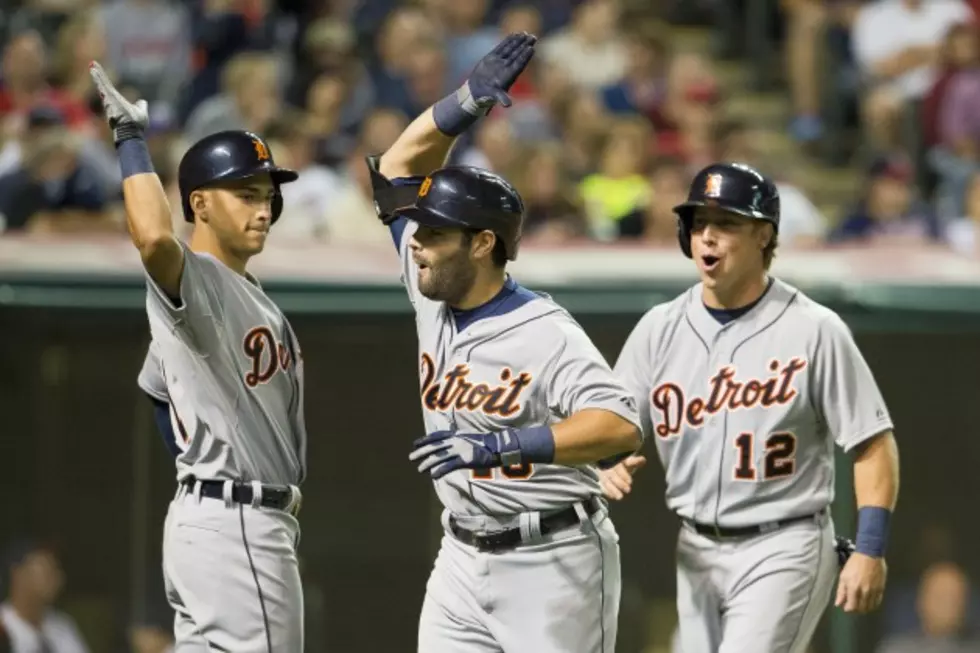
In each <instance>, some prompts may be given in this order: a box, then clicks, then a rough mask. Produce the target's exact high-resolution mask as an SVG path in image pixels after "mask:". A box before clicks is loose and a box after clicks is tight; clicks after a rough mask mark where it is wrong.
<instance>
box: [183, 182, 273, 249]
mask: <svg viewBox="0 0 980 653" xmlns="http://www.w3.org/2000/svg"><path fill="white" fill-rule="evenodd" d="M196 194H198V195H200V199H199V200H195V199H194V198H193V195H192V203H193V202H195V201H197V202H198V204H196V205H194V206H195V209H197V212H198V214H199V215H201V214H203V216H204V218H203V221H204V222H205V223H206V224H207V225H208V227H209V228H210V229H211V230H212V231H213V232H214V233H215V235H216V236H217V238H218V241H219V242H220V243H221V245H222V247H224V248H225V249H226V250H228V251H229V252H231V253H233V254H235V255H237V256H242V257H248V256H252V255H255V254H258V253H259V252H261V251H262V249H263V248H264V247H265V239H266V238H267V237H268V235H269V228H270V227H271V226H272V198H273V197H274V195H275V186H274V185H273V183H272V179H271V178H270V177H269V175H268V174H267V173H264V174H263V175H261V176H256V177H250V178H248V179H243V180H240V181H234V182H229V183H227V184H222V185H221V186H220V187H211V188H206V189H203V190H201V191H200V192H199V193H196Z"/></svg>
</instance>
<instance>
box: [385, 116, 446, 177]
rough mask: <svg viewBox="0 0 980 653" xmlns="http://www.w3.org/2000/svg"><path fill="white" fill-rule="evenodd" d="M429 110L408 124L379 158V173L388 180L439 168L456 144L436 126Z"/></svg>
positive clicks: (424, 173) (427, 172) (421, 173)
mask: <svg viewBox="0 0 980 653" xmlns="http://www.w3.org/2000/svg"><path fill="white" fill-rule="evenodd" d="M432 111H433V109H432V107H429V108H428V109H426V110H425V111H424V112H423V113H422V115H420V116H419V117H418V118H416V119H415V120H413V121H412V124H410V125H409V126H408V127H407V128H406V129H405V131H404V132H402V134H401V136H399V137H398V140H396V141H395V143H394V144H393V145H392V146H391V147H390V148H389V149H388V151H386V152H385V153H384V155H382V157H381V164H380V166H379V171H380V172H381V174H382V175H384V176H385V177H387V178H388V179H395V178H397V177H412V176H418V175H427V174H429V173H431V172H432V171H433V170H436V169H437V168H440V167H442V165H443V164H444V163H445V161H446V158H447V157H448V156H449V152H450V150H452V147H453V144H454V143H455V142H456V137H455V136H448V135H446V134H444V133H443V132H442V131H441V130H440V129H439V127H438V126H437V125H436V121H435V119H434V117H433V115H432Z"/></svg>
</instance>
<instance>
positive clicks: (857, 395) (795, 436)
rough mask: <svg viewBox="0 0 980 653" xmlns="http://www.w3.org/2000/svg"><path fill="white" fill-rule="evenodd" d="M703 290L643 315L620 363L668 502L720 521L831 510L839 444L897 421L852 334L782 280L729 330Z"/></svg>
mask: <svg viewBox="0 0 980 653" xmlns="http://www.w3.org/2000/svg"><path fill="white" fill-rule="evenodd" d="M701 290H702V289H701V286H700V284H699V285H697V286H695V287H693V288H691V289H690V290H689V291H688V292H686V293H684V294H683V295H681V296H680V297H678V298H677V299H675V300H673V301H671V302H669V303H666V304H662V305H659V306H656V307H654V308H653V309H651V310H650V311H649V312H648V313H647V314H646V315H644V317H643V318H642V319H641V320H640V322H639V323H638V324H637V326H636V327H635V328H634V330H633V332H632V333H631V334H630V336H629V339H628V340H627V342H626V344H625V346H624V347H623V351H622V353H621V354H620V356H619V360H618V362H617V364H616V368H615V369H616V372H617V374H618V375H619V377H620V378H621V379H622V380H623V382H624V383H626V385H627V386H628V387H629V388H630V389H631V390H632V391H633V393H634V394H635V395H636V397H637V398H638V400H639V403H640V406H639V409H640V414H641V419H642V422H643V430H644V432H645V433H647V434H650V435H651V437H653V440H654V442H655V443H656V447H657V452H658V454H659V456H660V459H661V461H662V463H663V465H664V468H665V470H666V477H667V479H666V480H667V491H666V494H667V505H668V507H669V508H670V509H671V510H673V511H675V512H676V513H677V514H678V515H680V516H681V517H683V518H686V519H690V520H693V521H697V522H702V523H706V524H715V525H718V526H723V527H739V526H751V525H758V524H763V523H767V522H770V521H773V520H777V519H783V518H787V517H792V516H799V515H806V514H810V513H816V512H818V511H820V510H821V509H823V508H826V507H828V506H829V505H830V504H831V502H832V501H833V499H834V450H833V448H834V444H835V443H836V444H837V445H839V446H841V447H843V448H844V450H850V449H852V448H853V447H855V446H856V445H858V444H859V443H861V442H863V441H864V440H866V439H868V438H870V437H872V436H874V435H876V434H878V433H881V432H882V431H886V430H889V429H891V428H892V421H891V418H890V417H889V414H888V409H887V407H886V406H885V402H884V399H883V398H882V396H881V392H880V391H879V390H878V386H877V384H876V383H875V380H874V377H873V375H872V373H871V370H870V369H869V368H868V365H867V363H866V362H865V360H864V358H863V356H862V355H861V352H860V351H859V350H858V348H857V345H856V344H855V342H854V339H853V338H852V336H851V333H850V331H849V330H848V328H847V326H846V325H845V324H844V322H843V321H842V320H841V319H840V317H839V316H838V315H837V314H835V313H834V312H833V311H831V310H830V309H828V308H826V307H824V306H822V305H820V304H818V303H817V302H814V301H813V300H811V299H810V298H808V297H806V296H805V295H804V294H803V293H801V292H800V291H799V290H797V289H796V288H793V287H792V286H790V285H789V284H786V283H783V282H781V281H778V280H775V281H774V282H773V284H772V286H771V287H770V288H769V290H768V292H767V293H766V294H765V295H764V296H763V298H762V299H761V300H760V301H759V302H758V303H757V304H756V305H755V306H754V307H753V308H751V310H749V312H748V313H746V314H745V315H742V316H740V317H739V318H738V319H736V320H734V321H732V322H729V323H728V324H724V325H723V324H721V323H719V322H718V321H717V320H716V319H715V318H714V317H713V316H712V315H711V314H710V313H709V312H708V310H707V309H706V308H705V306H704V304H703V303H702V299H701Z"/></svg>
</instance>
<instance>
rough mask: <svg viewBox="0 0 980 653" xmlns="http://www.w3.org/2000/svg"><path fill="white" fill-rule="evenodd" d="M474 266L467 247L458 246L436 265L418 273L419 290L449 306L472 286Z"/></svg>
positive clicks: (459, 300)
mask: <svg viewBox="0 0 980 653" xmlns="http://www.w3.org/2000/svg"><path fill="white" fill-rule="evenodd" d="M475 280H476V266H474V265H473V264H472V263H471V262H470V253H469V249H468V248H465V247H460V248H459V249H458V250H457V251H456V252H455V253H453V255H452V256H450V257H448V258H446V259H445V260H444V261H441V262H440V263H439V264H438V265H435V266H429V267H428V268H426V274H425V275H423V274H422V273H421V272H420V273H419V292H420V293H422V295H423V296H424V297H427V298H428V299H431V300H433V301H437V302H446V303H447V304H449V305H450V306H453V305H455V304H459V303H460V302H461V301H462V299H463V298H464V297H466V294H467V293H468V292H469V291H470V288H472V287H473V282H474V281H475Z"/></svg>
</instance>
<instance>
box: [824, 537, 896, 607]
mask: <svg viewBox="0 0 980 653" xmlns="http://www.w3.org/2000/svg"><path fill="white" fill-rule="evenodd" d="M887 578H888V565H887V563H886V562H885V559H884V558H872V557H871V556H868V555H864V554H863V553H857V552H855V553H852V554H851V557H850V558H849V559H848V561H847V564H845V565H844V569H843V570H841V572H840V578H839V579H838V581H837V598H836V600H835V601H834V605H835V606H836V607H838V608H842V609H843V610H844V612H854V613H857V614H866V613H868V612H871V611H872V610H876V609H878V606H880V605H881V599H882V597H883V596H884V594H885V581H886V580H887Z"/></svg>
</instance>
